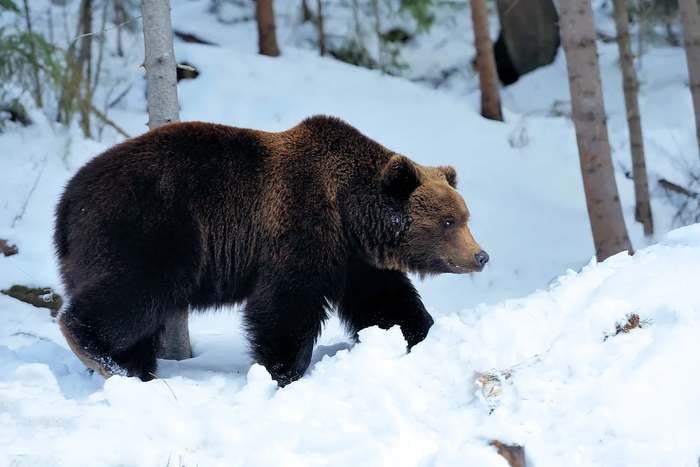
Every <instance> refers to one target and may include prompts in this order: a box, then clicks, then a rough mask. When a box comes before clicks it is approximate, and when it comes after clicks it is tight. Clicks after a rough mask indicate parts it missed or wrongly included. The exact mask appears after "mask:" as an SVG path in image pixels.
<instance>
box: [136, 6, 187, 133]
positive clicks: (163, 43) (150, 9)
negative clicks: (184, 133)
mask: <svg viewBox="0 0 700 467" xmlns="http://www.w3.org/2000/svg"><path fill="white" fill-rule="evenodd" d="M141 13H142V15H143V37H144V44H145V47H146V58H145V60H144V67H145V68H146V93H147V99H148V127H149V128H150V129H151V130H152V129H153V128H157V127H159V126H161V125H164V124H166V123H169V122H179V121H180V109H179V107H178V101H177V65H176V64H175V51H174V50H173V28H172V25H171V22H170V1H169V0H141Z"/></svg>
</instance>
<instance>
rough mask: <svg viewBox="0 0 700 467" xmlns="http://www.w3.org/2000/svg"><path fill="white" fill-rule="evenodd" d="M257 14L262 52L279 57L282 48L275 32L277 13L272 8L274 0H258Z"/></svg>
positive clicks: (259, 42) (259, 43)
mask: <svg viewBox="0 0 700 467" xmlns="http://www.w3.org/2000/svg"><path fill="white" fill-rule="evenodd" d="M255 5H256V8H255V16H256V18H257V20H258V45H259V46H260V54H261V55H267V56H268V57H277V56H278V55H279V54H280V49H279V47H277V34H276V33H275V13H274V10H273V9H272V0H256V2H255Z"/></svg>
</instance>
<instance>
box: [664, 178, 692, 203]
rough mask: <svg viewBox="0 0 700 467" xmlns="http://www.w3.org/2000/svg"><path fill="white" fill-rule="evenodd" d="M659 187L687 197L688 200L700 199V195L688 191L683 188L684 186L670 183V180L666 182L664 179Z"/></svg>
mask: <svg viewBox="0 0 700 467" xmlns="http://www.w3.org/2000/svg"><path fill="white" fill-rule="evenodd" d="M659 186H660V187H661V188H663V189H664V190H666V191H672V192H674V193H678V194H680V195H684V196H687V197H688V198H693V199H697V198H698V197H700V193H697V192H695V191H691V190H688V189H687V188H683V187H682V186H680V185H676V184H675V183H673V182H669V181H668V180H665V179H663V178H662V179H661V180H659Z"/></svg>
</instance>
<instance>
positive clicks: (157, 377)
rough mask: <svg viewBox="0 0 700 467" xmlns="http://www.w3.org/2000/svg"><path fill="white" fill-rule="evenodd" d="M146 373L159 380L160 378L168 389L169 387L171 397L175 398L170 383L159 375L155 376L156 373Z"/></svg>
mask: <svg viewBox="0 0 700 467" xmlns="http://www.w3.org/2000/svg"><path fill="white" fill-rule="evenodd" d="M148 374H149V375H151V376H153V377H154V378H155V379H159V380H161V381H162V382H164V383H165V385H166V386H168V389H170V392H172V393H173V397H174V398H175V400H177V396H176V395H175V391H173V388H171V387H170V385H169V384H168V383H167V382H166V381H165V380H164V379H163V378H161V377H159V376H157V375H155V374H153V373H151V372H150V371H149V372H148Z"/></svg>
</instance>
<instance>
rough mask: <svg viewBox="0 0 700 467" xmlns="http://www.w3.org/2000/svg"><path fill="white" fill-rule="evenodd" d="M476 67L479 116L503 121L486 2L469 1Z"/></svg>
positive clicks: (482, 0) (481, 0)
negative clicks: (479, 101) (479, 98)
mask: <svg viewBox="0 0 700 467" xmlns="http://www.w3.org/2000/svg"><path fill="white" fill-rule="evenodd" d="M471 9H472V22H473V23H474V42H475V46H476V66H477V68H478V70H479V86H480V88H481V115H483V116H484V117H485V118H488V119H491V120H499V121H503V114H502V113H501V95H500V90H499V88H498V72H497V71H496V60H495V59H494V56H493V43H492V42H491V36H490V35H489V11H488V8H486V0H471Z"/></svg>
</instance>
